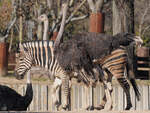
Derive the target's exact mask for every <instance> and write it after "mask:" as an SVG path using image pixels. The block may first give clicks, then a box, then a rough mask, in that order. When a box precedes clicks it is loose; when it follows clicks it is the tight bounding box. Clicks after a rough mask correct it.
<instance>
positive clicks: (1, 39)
mask: <svg viewBox="0 0 150 113" xmlns="http://www.w3.org/2000/svg"><path fill="white" fill-rule="evenodd" d="M15 22H16V17H15V18H14V20H13V21H12V22H11V24H10V26H9V27H8V29H7V31H6V35H5V36H3V37H1V38H0V42H1V41H2V42H3V41H4V40H5V39H6V38H7V37H8V35H9V32H10V30H11V28H12V27H13V25H14V23H15Z"/></svg>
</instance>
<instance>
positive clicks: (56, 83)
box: [52, 78, 62, 110]
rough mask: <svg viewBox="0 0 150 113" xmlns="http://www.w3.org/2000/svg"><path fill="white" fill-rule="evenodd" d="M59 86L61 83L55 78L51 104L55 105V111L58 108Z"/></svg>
mask: <svg viewBox="0 0 150 113" xmlns="http://www.w3.org/2000/svg"><path fill="white" fill-rule="evenodd" d="M61 84H62V81H61V80H60V79H59V78H55V80H54V83H53V86H52V97H53V103H54V104H55V106H56V109H57V110H58V108H59V106H60V101H59V92H60V87H61Z"/></svg>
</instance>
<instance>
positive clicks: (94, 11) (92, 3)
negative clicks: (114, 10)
mask: <svg viewBox="0 0 150 113" xmlns="http://www.w3.org/2000/svg"><path fill="white" fill-rule="evenodd" d="M87 1H88V4H89V7H90V9H91V11H92V12H93V13H96V8H95V5H94V2H93V0H87Z"/></svg>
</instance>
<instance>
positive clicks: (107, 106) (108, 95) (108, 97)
mask: <svg viewBox="0 0 150 113" xmlns="http://www.w3.org/2000/svg"><path fill="white" fill-rule="evenodd" d="M104 88H105V95H106V100H107V101H106V104H105V106H104V110H111V109H112V102H113V101H112V90H113V89H112V84H111V82H108V81H107V82H105V84H104Z"/></svg>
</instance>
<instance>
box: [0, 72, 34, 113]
mask: <svg viewBox="0 0 150 113" xmlns="http://www.w3.org/2000/svg"><path fill="white" fill-rule="evenodd" d="M32 99H33V89H32V84H31V82H30V74H27V89H26V93H25V95H24V96H22V95H20V94H18V93H17V92H16V91H15V90H13V89H11V88H9V87H8V86H5V85H0V111H26V110H27V107H28V106H29V105H30V103H31V101H32Z"/></svg>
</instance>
